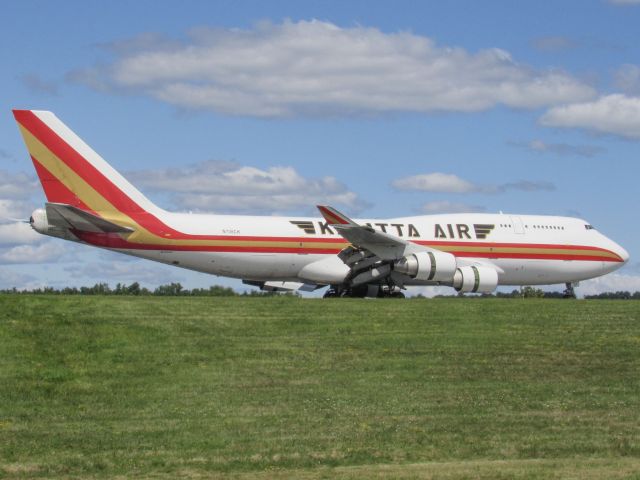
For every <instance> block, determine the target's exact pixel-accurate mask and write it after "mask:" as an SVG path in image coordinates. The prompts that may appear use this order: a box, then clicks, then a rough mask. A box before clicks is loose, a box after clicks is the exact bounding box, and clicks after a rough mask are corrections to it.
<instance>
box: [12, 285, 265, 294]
mask: <svg viewBox="0 0 640 480" xmlns="http://www.w3.org/2000/svg"><path fill="white" fill-rule="evenodd" d="M3 293H4V294H9V293H15V294H25V295H123V296H158V297H178V296H181V297H237V296H243V297H246V296H248V297H255V296H271V295H274V292H263V291H257V290H252V291H250V292H242V293H239V292H236V291H235V290H234V289H233V288H230V287H223V286H221V285H212V286H210V287H209V288H192V289H190V290H189V289H186V288H184V287H183V286H182V285H181V284H180V283H168V284H166V285H160V286H158V287H157V288H155V289H153V290H150V289H148V288H146V287H142V286H140V284H139V283H138V282H133V283H132V284H130V285H126V284H124V283H117V284H116V286H115V288H111V287H110V286H109V284H108V283H96V284H95V285H93V286H92V287H63V288H53V287H43V288H33V289H30V290H27V289H25V290H18V289H17V288H15V287H14V288H10V289H4V290H0V294H3Z"/></svg>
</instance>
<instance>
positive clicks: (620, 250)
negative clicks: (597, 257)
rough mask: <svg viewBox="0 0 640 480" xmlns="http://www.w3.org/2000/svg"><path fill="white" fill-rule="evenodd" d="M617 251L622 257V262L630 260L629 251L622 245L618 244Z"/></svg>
mask: <svg viewBox="0 0 640 480" xmlns="http://www.w3.org/2000/svg"><path fill="white" fill-rule="evenodd" d="M616 253H617V254H618V255H619V256H620V258H621V259H622V263H627V262H628V261H629V253H628V252H627V251H626V250H625V249H624V248H622V247H621V246H618V248H617V250H616Z"/></svg>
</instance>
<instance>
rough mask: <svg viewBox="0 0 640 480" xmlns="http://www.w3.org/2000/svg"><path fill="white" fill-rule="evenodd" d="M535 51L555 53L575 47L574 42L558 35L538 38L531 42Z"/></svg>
mask: <svg viewBox="0 0 640 480" xmlns="http://www.w3.org/2000/svg"><path fill="white" fill-rule="evenodd" d="M532 44H533V46H534V47H535V48H536V49H537V50H541V51H549V52H555V51H560V50H570V49H572V48H575V47H576V46H577V44H576V42H575V41H574V40H572V39H570V38H568V37H563V36H560V35H550V36H547V37H538V38H535V39H534V40H533V41H532Z"/></svg>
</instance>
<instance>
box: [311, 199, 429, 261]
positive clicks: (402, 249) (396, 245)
mask: <svg viewBox="0 0 640 480" xmlns="http://www.w3.org/2000/svg"><path fill="white" fill-rule="evenodd" d="M318 210H320V213H321V214H322V216H323V217H324V219H325V220H326V221H327V222H328V223H329V225H331V226H332V227H333V228H335V229H336V231H337V232H338V233H339V234H340V235H341V236H342V237H343V238H344V239H346V240H348V241H349V242H350V243H351V244H352V245H353V246H354V247H357V248H361V249H364V250H367V251H369V252H371V253H372V254H373V255H375V256H376V257H378V258H379V259H380V260H398V259H400V258H402V257H404V256H406V255H409V254H411V253H415V252H424V251H433V249H431V248H428V247H423V246H420V245H416V244H415V243H411V242H408V241H406V240H404V239H402V238H400V237H398V236H396V235H391V234H388V233H384V232H380V231H378V230H374V229H373V228H372V227H370V226H368V225H360V224H358V223H356V222H354V221H353V220H351V219H350V218H349V217H347V216H346V215H344V214H342V213H340V212H339V211H337V210H336V209H335V208H333V207H329V206H325V205H318Z"/></svg>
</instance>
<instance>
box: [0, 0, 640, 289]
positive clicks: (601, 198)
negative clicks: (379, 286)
mask: <svg viewBox="0 0 640 480" xmlns="http://www.w3.org/2000/svg"><path fill="white" fill-rule="evenodd" d="M3 20H4V21H3V25H2V29H1V30H0V45H2V46H1V47H0V59H1V60H2V64H3V65H4V68H3V69H2V73H1V74H0V88H1V90H0V91H1V92H2V94H1V95H0V103H1V105H0V106H1V107H2V108H1V109H0V111H3V112H5V113H4V114H3V115H0V217H21V218H22V217H28V215H29V214H30V212H31V211H32V210H33V209H34V208H36V207H38V206H39V205H40V204H41V203H42V202H43V201H44V196H43V195H42V193H41V191H40V188H39V186H38V185H37V183H36V182H35V177H34V175H33V170H32V167H31V164H30V161H29V158H28V156H27V154H26V150H25V148H24V145H23V143H22V139H21V138H20V136H19V133H18V130H17V128H16V126H15V123H14V121H13V117H12V115H11V114H10V111H11V109H12V108H34V109H43V110H52V111H54V112H55V113H56V114H57V115H58V116H59V117H60V118H61V119H62V120H63V121H64V122H65V123H67V124H68V125H69V126H70V127H71V128H72V129H74V130H75V131H76V132H77V133H78V134H79V135H80V136H81V137H83V138H84V139H85V141H87V143H89V144H90V145H91V146H92V147H93V148H94V149H95V150H96V151H98V152H99V153H100V154H101V155H102V156H103V157H104V158H105V159H107V161H109V162H110V163H112V165H113V166H114V167H115V168H117V169H118V170H120V171H121V172H123V173H124V174H125V176H127V177H128V178H130V179H131V180H132V181H133V182H134V183H135V184H136V185H138V186H139V187H140V188H141V190H143V192H144V193H146V194H147V196H149V197H150V198H151V199H152V200H154V201H156V202H157V203H159V204H160V205H161V206H163V207H165V208H168V209H173V210H208V211H214V212H220V213H259V214H266V215H269V214H276V213H282V214H309V213H313V205H315V203H317V202H320V201H322V202H330V203H332V204H335V205H336V206H337V207H339V208H341V209H344V210H345V212H348V213H351V214H353V215H357V216H366V217H385V216H395V215H411V214H420V213H439V212H443V211H445V212H446V211H451V212H454V211H456V212H457V211H462V210H468V211H486V212H497V211H500V210H502V211H505V212H516V213H523V214H526V213H539V214H552V215H571V216H580V217H583V218H585V219H588V220H589V221H590V222H591V223H593V224H594V225H596V226H597V228H599V229H600V230H601V231H602V232H603V233H605V234H606V235H608V236H610V237H611V238H613V239H614V240H616V241H617V242H619V243H620V244H621V245H623V246H624V247H625V248H626V249H627V250H628V251H629V253H630V254H631V261H630V263H629V264H628V265H627V266H625V267H624V268H623V269H622V270H620V271H619V273H617V274H613V275H609V276H607V277H604V278H602V279H599V280H594V281H591V282H584V283H583V286H582V290H583V292H585V293H591V292H594V291H600V290H611V289H627V290H640V263H639V261H640V248H639V247H638V242H637V241H636V238H637V236H638V233H640V232H639V230H640V228H639V227H638V214H637V213H636V208H635V203H636V198H637V193H636V192H637V179H638V177H639V175H638V173H639V167H638V152H639V146H640V41H639V40H640V37H639V35H638V28H637V26H638V24H640V2H637V1H632V0H626V1H625V0H617V1H604V0H598V1H557V2H524V1H523V2H512V1H493V2H491V1H489V2H475V1H451V2H435V1H434V2H426V1H394V2H382V1H380V2H368V1H350V2H345V1H340V2H337V1H336V2H332V1H316V2H313V1H309V2H298V1H291V2H284V1H282V2H261V1H255V2H248V1H246V2H243V1H219V2H206V1H200V2H198V1H186V2H168V1H160V2H158V1H153V2H151V1H137V2H119V1H112V2H95V3H94V2H75V1H66V2H48V1H42V2H35V1H23V2H10V3H8V4H6V5H5V6H4V8H3ZM25 227H26V226H25V225H22V226H15V225H14V224H11V223H8V222H6V221H5V222H4V223H3V224H2V225H0V288H7V287H12V286H16V287H18V288H25V287H33V286H38V285H54V286H60V285H68V284H72V285H88V284H93V283H95V282H97V281H107V282H109V283H110V284H112V285H113V284H115V283H116V282H118V281H120V282H126V283H130V282H132V281H134V280H140V281H141V282H142V283H143V284H145V285H147V286H149V287H153V286H155V285H157V284H159V283H166V282H168V281H180V282H182V283H183V284H184V285H187V286H189V287H195V286H206V285H210V284H212V283H221V284H225V285H231V286H234V287H238V286H239V283H238V282H235V281H228V280H223V279H218V278H214V277H210V276H206V275H202V274H196V273H191V272H186V271H182V270H178V269H172V268H169V267H164V266H161V265H156V264H153V263H147V262H142V261H138V260H132V259H128V258H127V257H123V256H118V255H115V254H111V253H108V252H101V251H96V250H92V249H89V248H83V247H80V246H76V245H71V244H66V243H63V242H62V241H58V240H54V239H47V238H43V237H40V236H37V235H35V234H33V233H32V232H30V231H29V230H28V228H25Z"/></svg>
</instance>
